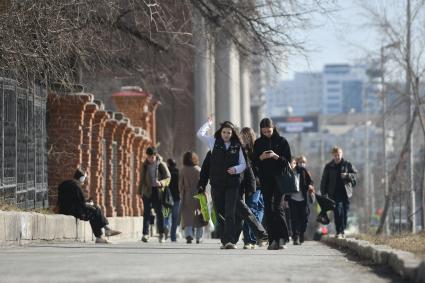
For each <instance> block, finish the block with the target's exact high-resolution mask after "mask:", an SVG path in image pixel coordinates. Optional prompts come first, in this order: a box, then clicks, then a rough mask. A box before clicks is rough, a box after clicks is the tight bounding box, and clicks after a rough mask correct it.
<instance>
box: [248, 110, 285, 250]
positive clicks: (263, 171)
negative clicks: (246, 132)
mask: <svg viewBox="0 0 425 283" xmlns="http://www.w3.org/2000/svg"><path fill="white" fill-rule="evenodd" d="M260 129H261V136H260V137H259V138H258V139H257V140H256V141H255V143H254V166H256V167H257V168H258V176H259V178H260V183H261V186H262V188H263V196H264V206H265V208H264V217H265V224H266V229H267V234H268V236H269V246H268V249H270V250H277V249H284V248H286V243H287V242H289V233H288V227H287V223H286V220H285V212H284V201H285V200H284V195H283V193H281V192H280V190H279V188H278V187H277V182H276V180H275V178H276V177H277V176H279V175H281V174H282V172H283V171H284V170H285V168H287V167H286V166H289V165H288V164H289V162H290V161H291V149H290V147H289V144H288V141H287V140H286V139H285V138H284V137H282V136H280V135H279V133H278V131H277V129H276V127H275V126H274V124H273V121H272V120H271V119H270V118H264V119H262V120H261V122H260Z"/></svg>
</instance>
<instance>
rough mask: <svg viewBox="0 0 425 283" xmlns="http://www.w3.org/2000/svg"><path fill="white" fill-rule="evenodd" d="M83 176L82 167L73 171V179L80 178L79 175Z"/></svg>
mask: <svg viewBox="0 0 425 283" xmlns="http://www.w3.org/2000/svg"><path fill="white" fill-rule="evenodd" d="M83 176H86V173H84V171H83V170H82V169H80V168H78V169H77V170H76V171H75V173H74V179H75V180H78V179H80V178H81V177H83Z"/></svg>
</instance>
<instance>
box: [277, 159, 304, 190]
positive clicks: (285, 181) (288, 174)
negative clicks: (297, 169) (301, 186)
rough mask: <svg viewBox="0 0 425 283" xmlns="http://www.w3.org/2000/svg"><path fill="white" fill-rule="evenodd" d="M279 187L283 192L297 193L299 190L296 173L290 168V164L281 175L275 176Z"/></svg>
mask: <svg viewBox="0 0 425 283" xmlns="http://www.w3.org/2000/svg"><path fill="white" fill-rule="evenodd" d="M275 181H276V185H277V188H278V190H279V192H280V193H281V194H295V193H298V192H299V190H298V188H297V185H296V181H295V173H294V172H293V171H292V170H291V169H290V168H289V164H288V165H287V167H286V168H284V170H283V171H282V174H281V175H278V176H275Z"/></svg>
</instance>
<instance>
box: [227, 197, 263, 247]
mask: <svg viewBox="0 0 425 283" xmlns="http://www.w3.org/2000/svg"><path fill="white" fill-rule="evenodd" d="M243 222H246V223H247V224H248V226H249V228H251V230H252V232H253V233H254V235H255V238H256V239H257V240H261V239H264V238H268V236H267V232H266V229H264V227H263V225H262V224H261V223H260V222H259V221H258V220H257V217H255V215H254V213H252V211H251V209H250V208H249V207H248V205H246V203H245V201H244V200H243V199H242V198H240V199H239V200H238V202H237V203H236V235H235V241H234V243H237V242H238V240H239V236H240V235H241V232H242V228H243Z"/></svg>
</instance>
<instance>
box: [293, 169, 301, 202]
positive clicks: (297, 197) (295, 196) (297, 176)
mask: <svg viewBox="0 0 425 283" xmlns="http://www.w3.org/2000/svg"><path fill="white" fill-rule="evenodd" d="M295 185H296V186H297V191H298V192H297V193H295V194H292V195H291V199H292V200H295V201H303V200H304V196H303V193H302V192H301V190H300V174H299V173H297V174H295Z"/></svg>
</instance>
